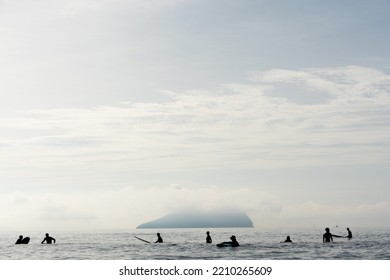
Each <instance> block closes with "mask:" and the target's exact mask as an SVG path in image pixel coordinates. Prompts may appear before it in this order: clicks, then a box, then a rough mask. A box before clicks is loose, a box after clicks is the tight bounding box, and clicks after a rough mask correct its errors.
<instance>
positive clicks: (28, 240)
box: [22, 237, 30, 244]
mask: <svg viewBox="0 0 390 280" xmlns="http://www.w3.org/2000/svg"><path fill="white" fill-rule="evenodd" d="M29 242H30V237H25V238H23V239H22V244H28V243H29Z"/></svg>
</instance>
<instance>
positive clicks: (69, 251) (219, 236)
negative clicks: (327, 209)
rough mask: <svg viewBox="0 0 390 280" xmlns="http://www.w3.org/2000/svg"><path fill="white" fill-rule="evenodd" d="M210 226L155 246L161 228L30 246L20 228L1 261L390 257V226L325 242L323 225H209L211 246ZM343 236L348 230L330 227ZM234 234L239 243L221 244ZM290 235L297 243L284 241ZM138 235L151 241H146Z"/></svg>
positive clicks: (1, 247)
mask: <svg viewBox="0 0 390 280" xmlns="http://www.w3.org/2000/svg"><path fill="white" fill-rule="evenodd" d="M207 230H208V229H161V230H158V231H159V232H160V233H161V236H162V237H163V239H164V243H162V244H154V243H153V242H154V241H155V240H157V237H156V232H157V230H150V229H147V230H146V229H142V230H129V231H104V232H91V233H80V232H77V233H76V232H50V235H51V236H53V237H54V238H56V239H57V244H52V245H41V244H40V242H41V241H42V239H43V237H44V232H31V233H24V235H25V236H29V237H30V238H31V241H30V244H28V245H14V243H15V241H16V239H17V238H18V236H19V234H20V233H19V232H2V233H0V259H1V260H10V259H16V260H32V259H35V260H69V259H70V260H183V259H192V260H197V259H198V260H218V259H222V260H223V259H239V260H249V259H251V260H257V259H267V260H289V259H298V260H315V259H319V260H328V259H329V260H331V259H332V260H338V259H339V260H350V259H353V260H355V259H356V260H389V259H390V229H378V228H376V229H367V228H365V229H363V228H355V229H354V228H351V230H352V232H353V235H354V237H353V238H352V239H350V240H348V239H347V238H334V242H332V243H322V234H323V233H324V229H322V228H310V229H305V230H302V229H301V230H285V229H282V230H281V229H280V230H259V229H243V228H239V229H209V230H210V232H211V236H212V238H213V243H212V244H206V243H205V238H206V231H207ZM331 232H332V233H333V234H337V235H343V236H345V235H346V234H347V231H346V229H341V228H331ZM232 234H234V235H236V237H237V240H238V242H239V243H240V244H241V246H240V247H236V248H227V247H226V248H219V247H217V246H215V245H216V244H217V243H219V242H223V241H229V237H230V236H231V235H232ZM287 235H290V236H291V239H292V241H293V243H281V241H283V240H284V239H285V237H286V236H287ZM134 236H138V237H140V238H142V239H145V240H148V241H150V242H152V243H150V244H148V243H144V242H142V241H140V240H138V239H136V238H134Z"/></svg>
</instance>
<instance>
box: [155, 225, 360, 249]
mask: <svg viewBox="0 0 390 280" xmlns="http://www.w3.org/2000/svg"><path fill="white" fill-rule="evenodd" d="M347 231H348V235H347V236H340V235H335V234H332V233H330V229H329V228H328V227H327V228H325V233H324V235H323V237H322V242H331V241H333V237H345V238H349V239H351V238H352V232H351V230H350V229H349V228H347ZM230 240H231V241H225V242H222V243H218V244H217V246H218V247H227V246H231V247H237V246H240V244H239V243H238V241H237V239H236V237H235V236H234V235H232V236H231V237H230ZM212 242H213V241H212V239H211V236H210V232H209V231H207V232H206V243H212ZM289 242H292V240H291V237H290V236H287V237H286V240H284V241H283V242H282V243H289ZM155 243H163V239H162V237H161V234H160V233H157V241H156V242H155Z"/></svg>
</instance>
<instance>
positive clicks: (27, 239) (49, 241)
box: [15, 233, 56, 244]
mask: <svg viewBox="0 0 390 280" xmlns="http://www.w3.org/2000/svg"><path fill="white" fill-rule="evenodd" d="M29 242H30V237H23V235H19V238H18V240H16V242H15V244H28V243H29ZM45 242H46V244H52V243H56V240H55V238H53V237H51V236H50V235H49V234H48V233H46V234H45V238H43V240H42V242H41V244H43V243H45Z"/></svg>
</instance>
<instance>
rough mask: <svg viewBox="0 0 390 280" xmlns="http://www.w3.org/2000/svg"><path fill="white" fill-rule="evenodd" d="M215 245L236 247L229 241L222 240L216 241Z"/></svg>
mask: <svg viewBox="0 0 390 280" xmlns="http://www.w3.org/2000/svg"><path fill="white" fill-rule="evenodd" d="M217 247H237V246H234V245H233V244H232V243H231V242H222V243H218V244H217Z"/></svg>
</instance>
